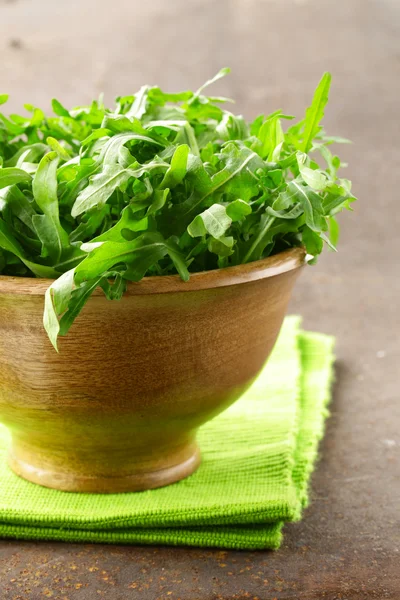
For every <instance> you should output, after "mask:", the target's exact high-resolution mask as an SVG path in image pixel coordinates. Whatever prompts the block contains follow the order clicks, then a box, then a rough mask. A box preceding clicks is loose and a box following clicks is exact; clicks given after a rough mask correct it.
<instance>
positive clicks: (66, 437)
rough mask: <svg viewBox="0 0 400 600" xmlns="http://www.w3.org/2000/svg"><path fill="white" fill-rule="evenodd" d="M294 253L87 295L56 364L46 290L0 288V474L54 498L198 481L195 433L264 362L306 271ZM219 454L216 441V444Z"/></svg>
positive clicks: (16, 282)
mask: <svg viewBox="0 0 400 600" xmlns="http://www.w3.org/2000/svg"><path fill="white" fill-rule="evenodd" d="M304 259H305V252H304V250H303V249H302V248H293V249H290V250H287V251H285V252H282V253H280V254H278V255H275V256H272V257H270V258H267V259H264V260H260V261H256V262H252V263H248V264H245V265H240V266H237V267H229V268H226V269H220V270H215V271H208V272H204V273H196V274H193V275H192V276H191V278H190V281H189V282H187V283H184V282H183V281H181V279H180V278H179V276H165V277H147V278H144V279H143V280H142V281H140V282H139V283H132V284H130V285H129V287H128V291H127V293H126V294H125V296H124V297H123V298H122V300H121V301H120V302H110V301H109V300H106V298H105V297H104V296H103V295H102V292H101V291H98V292H97V291H96V293H95V295H94V296H93V297H92V298H91V299H90V300H89V302H88V304H87V306H85V308H84V310H83V311H82V313H81V315H80V316H79V317H78V319H77V321H76V322H75V324H74V325H73V327H72V329H71V331H70V332H69V334H68V335H67V336H66V337H65V338H61V340H60V344H59V347H60V353H59V354H57V353H56V352H55V350H54V349H53V347H52V346H51V344H50V342H49V340H48V338H47V335H46V333H45V331H44V329H43V324H42V315H43V303H44V293H45V291H46V289H47V287H48V286H49V285H50V283H51V281H50V280H48V279H33V278H32V279H31V278H22V277H20V278H18V277H0V421H2V422H3V423H4V424H5V425H6V426H7V427H8V428H9V429H10V431H11V434H12V443H11V447H10V450H9V456H8V461H9V465H10V467H11V468H12V469H13V470H14V471H15V473H17V474H18V475H20V476H21V477H24V478H25V479H28V480H29V481H32V482H35V483H39V484H41V485H44V486H47V487H51V488H56V489H58V490H65V491H77V492H78V491H79V492H128V491H138V490H145V489H149V488H155V487H159V486H163V485H167V484H169V483H172V482H175V481H178V480H180V479H182V478H184V477H187V476H188V475H190V474H191V473H193V471H195V470H196V469H197V467H198V466H199V463H200V452H199V449H198V447H197V444H196V431H197V429H198V427H199V426H200V425H202V424H203V423H205V422H206V421H208V420H209V419H212V418H213V417H215V415H217V414H218V413H220V412H221V411H223V410H224V409H225V408H227V407H228V406H229V405H230V404H232V403H233V402H234V401H235V400H236V399H237V398H239V396H240V395H241V394H242V393H243V391H244V390H245V389H246V388H247V387H248V386H249V385H250V384H251V382H252V381H253V380H254V378H255V377H256V375H257V374H258V373H259V371H260V369H261V368H262V366H263V365H264V363H265V361H266V359H267V358H268V356H269V354H270V352H271V350H272V347H273V345H274V343H275V340H276V338H277V335H278V333H279V330H280V327H281V324H282V321H283V318H284V315H285V311H286V307H287V303H288V300H289V297H290V294H291V291H292V288H293V285H294V282H295V280H296V277H297V275H298V273H299V271H300V267H301V266H302V265H303V264H304ZM215 443H216V444H218V440H216V442H215Z"/></svg>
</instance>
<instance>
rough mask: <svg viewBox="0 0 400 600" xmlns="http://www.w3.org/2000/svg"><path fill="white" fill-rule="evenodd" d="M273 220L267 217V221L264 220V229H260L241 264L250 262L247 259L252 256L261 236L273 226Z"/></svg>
mask: <svg viewBox="0 0 400 600" xmlns="http://www.w3.org/2000/svg"><path fill="white" fill-rule="evenodd" d="M275 219H276V217H269V218H268V219H266V221H265V225H264V227H263V228H262V229H261V231H260V233H259V234H258V235H257V236H256V239H255V240H254V242H253V243H252V245H251V246H250V248H249V250H248V252H247V253H246V255H245V257H244V259H243V261H242V264H244V263H247V262H250V261H249V259H250V257H251V255H252V253H253V252H254V249H255V248H256V247H257V244H258V243H259V242H260V240H261V239H262V238H263V236H264V235H265V234H266V233H267V231H268V230H269V229H270V227H271V225H272V224H273V222H274V221H275Z"/></svg>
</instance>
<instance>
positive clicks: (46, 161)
mask: <svg viewBox="0 0 400 600" xmlns="http://www.w3.org/2000/svg"><path fill="white" fill-rule="evenodd" d="M58 160H59V158H58V155H57V153H56V152H49V153H48V154H45V156H44V157H43V158H42V160H41V161H40V163H39V166H38V168H37V171H36V173H35V177H34V178H33V182H32V192H33V197H34V199H35V201H36V204H37V205H38V207H39V208H40V210H41V211H42V212H43V215H34V216H33V217H32V223H33V226H34V227H35V229H36V232H37V234H38V237H39V239H40V241H41V242H42V244H43V250H44V251H45V252H46V253H47V254H48V256H50V258H51V259H52V260H53V261H54V262H58V261H59V260H60V257H61V254H62V251H63V249H64V248H66V247H68V246H69V240H68V234H67V233H66V231H65V230H64V229H63V228H62V226H61V223H60V215H59V204H58V197H57V186H58V183H57V165H58Z"/></svg>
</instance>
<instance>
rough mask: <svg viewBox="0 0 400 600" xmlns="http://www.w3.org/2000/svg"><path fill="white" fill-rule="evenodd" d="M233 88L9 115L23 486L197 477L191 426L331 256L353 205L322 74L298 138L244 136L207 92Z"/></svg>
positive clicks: (6, 137)
mask: <svg viewBox="0 0 400 600" xmlns="http://www.w3.org/2000/svg"><path fill="white" fill-rule="evenodd" d="M226 72H227V70H226V69H223V70H222V71H221V72H220V73H218V74H217V76H216V77H215V78H214V79H213V80H211V81H209V82H207V83H206V84H205V85H204V86H202V87H201V88H200V89H199V90H197V92H191V91H185V92H180V93H165V92H163V91H161V90H160V89H159V88H158V87H148V86H145V87H142V88H141V89H140V90H139V92H137V93H136V94H134V95H132V96H122V97H119V98H117V101H116V105H115V106H114V107H113V108H112V109H108V108H106V107H105V106H104V103H103V101H102V100H98V101H94V102H92V104H91V105H90V106H81V107H76V108H74V109H72V110H68V109H67V108H64V106H62V105H61V104H60V102H58V101H57V100H53V111H54V113H55V115H54V116H46V115H45V114H44V113H43V112H42V111H41V110H40V109H38V108H35V107H33V106H30V105H26V108H27V109H28V111H29V112H30V113H31V114H30V116H29V117H21V116H18V115H10V116H4V115H2V114H0V163H1V166H0V383H1V385H0V420H1V421H2V422H3V423H4V424H5V425H6V426H7V427H8V428H9V430H10V433H11V439H12V442H11V445H10V448H9V453H8V462H9V465H10V466H11V468H12V469H13V470H14V472H15V473H17V474H18V475H20V476H22V477H24V478H25V479H28V480H29V481H31V482H34V483H38V484H40V485H44V486H48V487H53V488H56V489H59V490H65V491H81V492H101V493H103V492H104V493H105V492H128V491H137V490H145V489H150V488H154V487H159V486H163V485H167V484H169V483H172V482H174V481H178V480H180V479H182V478H184V477H186V476H188V475H190V474H191V473H193V472H194V471H195V470H196V469H197V467H198V465H199V463H200V451H199V448H198V446H197V443H196V432H197V430H198V428H199V427H200V426H201V425H202V424H203V423H205V422H206V421H208V420H209V419H212V418H213V417H214V416H215V415H217V414H218V413H219V412H221V411H223V410H224V409H225V408H227V407H228V406H229V405H230V404H232V403H233V402H235V400H237V398H239V397H240V395H241V394H242V393H243V392H244V391H245V390H246V389H247V388H248V387H249V385H251V383H252V382H253V381H254V379H255V378H256V377H257V375H258V374H259V373H260V371H261V369H262V368H263V366H264V364H265V361H266V360H267V358H268V356H269V354H270V352H271V350H272V348H273V346H274V343H275V341H276V339H277V336H278V334H279V331H280V328H281V325H282V322H283V319H284V316H285V313H286V308H287V305H288V302H289V298H290V295H291V292H292V289H293V286H294V283H295V281H296V279H297V276H298V274H299V273H300V271H301V268H302V267H303V266H304V264H305V262H313V261H315V260H316V258H317V257H318V255H319V254H320V252H321V251H322V248H323V246H324V244H327V245H328V246H330V247H331V248H334V247H335V244H336V240H337V237H338V225H337V222H336V220H335V214H336V213H337V212H338V211H340V210H342V209H343V208H350V205H351V202H352V201H353V200H354V197H353V195H352V194H351V191H350V182H349V181H347V180H346V179H340V178H338V169H339V167H340V159H339V158H338V157H337V156H336V155H334V154H332V152H331V150H330V146H331V144H332V143H333V142H340V141H345V140H342V139H340V138H333V137H329V136H327V135H326V134H325V133H324V131H323V130H322V128H321V125H320V122H321V119H322V117H323V114H324V109H325V106H326V103H327V101H328V91H329V86H330V81H331V77H330V75H329V74H325V75H324V76H323V77H322V79H321V81H320V83H319V85H318V87H317V89H316V92H315V94H314V98H313V100H312V102H311V104H310V107H309V108H308V109H307V110H306V113H305V117H304V119H302V120H301V121H299V122H297V123H294V124H293V122H292V121H293V118H292V117H291V116H289V115H286V114H283V113H282V111H280V110H277V111H275V112H273V113H271V114H268V115H266V116H264V115H260V116H259V117H257V118H256V119H255V120H254V121H253V122H252V123H248V122H247V121H245V119H244V118H243V117H241V116H237V115H235V114H233V113H232V112H231V111H230V110H229V109H230V108H231V105H230V104H229V101H228V100H226V99H225V98H220V97H213V96H209V95H206V88H207V87H208V86H209V85H210V84H211V83H213V81H215V80H216V79H218V78H220V77H221V76H223V75H225V73H226ZM207 93H208V92H207ZM6 100H7V97H6V96H0V101H1V102H2V103H4V102H5V101H6ZM307 254H308V257H306V255H307ZM108 299H111V300H112V299H119V300H120V302H108ZM43 307H44V315H43ZM83 308H84V310H83V311H82V309H83ZM81 311H82V313H81ZM80 313H81V314H80ZM78 315H79V318H78V319H77V317H78ZM43 323H44V327H45V329H46V331H47V334H48V335H46V332H45V330H44V329H43ZM72 324H74V327H73V332H71V335H68V336H66V337H63V338H62V340H59V339H58V338H59V336H65V334H66V333H67V332H68V330H69V329H70V327H71V325H72ZM48 338H50V340H51V342H52V344H53V346H54V347H55V348H56V349H57V343H58V344H59V346H60V352H59V353H57V352H55V351H54V349H53V347H52V345H51V344H50V342H49V339H48ZM215 443H218V440H215Z"/></svg>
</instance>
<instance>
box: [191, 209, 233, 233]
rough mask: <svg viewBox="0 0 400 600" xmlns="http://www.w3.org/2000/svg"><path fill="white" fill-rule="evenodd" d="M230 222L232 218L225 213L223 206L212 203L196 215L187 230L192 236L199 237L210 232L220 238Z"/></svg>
mask: <svg viewBox="0 0 400 600" xmlns="http://www.w3.org/2000/svg"><path fill="white" fill-rule="evenodd" d="M231 224H232V219H231V218H230V217H229V216H228V215H227V212H226V208H225V206H222V204H213V205H212V206H210V208H207V209H206V210H205V211H203V212H202V213H200V214H199V215H197V217H195V218H194V219H193V221H192V222H191V223H190V225H189V226H188V228H187V230H188V233H189V235H191V236H192V237H201V236H203V235H206V234H207V233H208V234H210V235H211V236H212V237H214V238H220V237H221V236H223V235H224V234H225V232H226V231H227V230H228V229H229V227H230V226H231Z"/></svg>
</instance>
